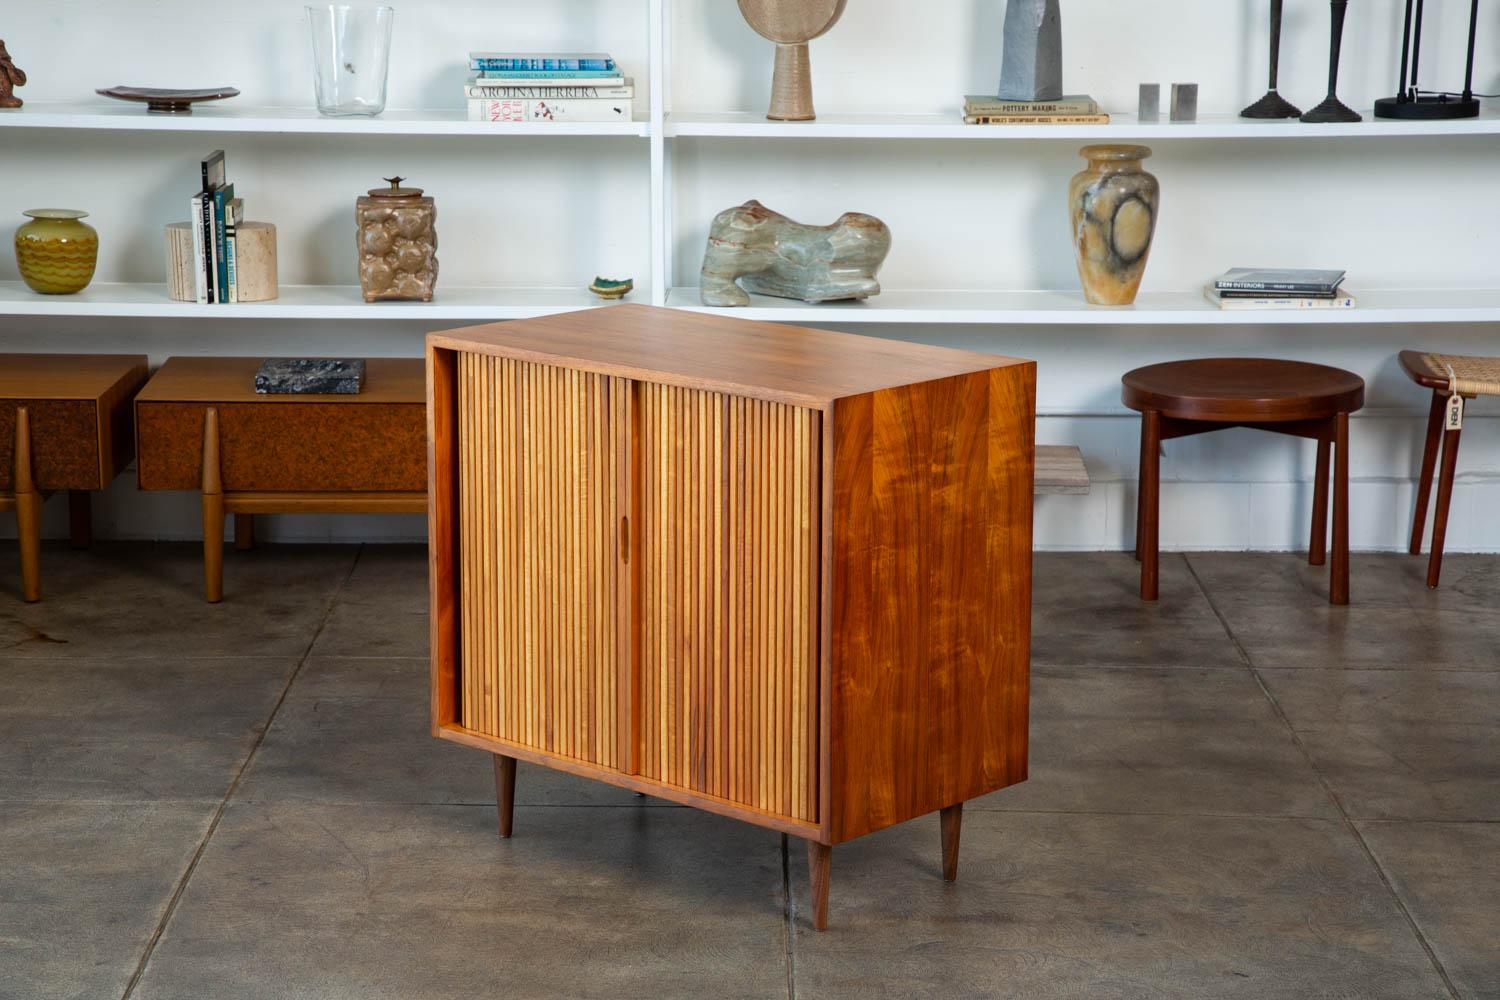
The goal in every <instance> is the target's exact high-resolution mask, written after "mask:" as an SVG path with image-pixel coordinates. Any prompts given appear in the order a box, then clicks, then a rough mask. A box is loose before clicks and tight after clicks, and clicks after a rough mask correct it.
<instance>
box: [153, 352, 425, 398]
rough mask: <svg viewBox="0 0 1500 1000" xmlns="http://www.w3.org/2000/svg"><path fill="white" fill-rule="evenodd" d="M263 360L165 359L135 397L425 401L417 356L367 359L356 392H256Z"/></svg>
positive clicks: (422, 375) (423, 381)
mask: <svg viewBox="0 0 1500 1000" xmlns="http://www.w3.org/2000/svg"><path fill="white" fill-rule="evenodd" d="M265 360H266V359H265V358H168V359H167V363H166V364H164V365H162V366H161V368H159V369H157V372H156V374H155V375H153V376H151V381H149V382H147V383H146V385H145V388H143V389H141V391H140V394H139V395H138V396H136V400H137V401H138V402H142V403H308V402H318V403H425V402H426V399H427V388H426V375H425V373H424V368H423V362H422V359H420V358H370V359H368V360H367V361H366V362H365V382H364V388H363V390H362V391H361V392H359V393H349V394H345V393H258V392H256V391H255V373H256V372H257V371H259V370H260V366H261V365H262V364H263V363H264V362H265Z"/></svg>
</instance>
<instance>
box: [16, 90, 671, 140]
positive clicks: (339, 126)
mask: <svg viewBox="0 0 1500 1000" xmlns="http://www.w3.org/2000/svg"><path fill="white" fill-rule="evenodd" d="M466 115H467V111H466V110H465V109H464V108H461V107H458V108H431V109H417V110H401V109H387V110H386V112H385V113H384V114H381V115H378V116H376V117H374V118H325V117H324V116H322V115H320V114H318V112H317V111H316V109H313V108H256V107H249V106H245V105H239V104H235V103H234V102H233V100H231V101H228V102H220V103H217V104H212V103H211V104H201V105H199V106H198V109H197V110H196V111H194V112H193V113H192V114H190V115H154V114H149V113H148V112H147V111H146V106H145V105H144V104H135V103H131V104H126V103H123V102H120V101H112V100H109V99H108V98H104V97H101V98H98V99H97V100H95V101H88V102H78V103H47V102H41V101H37V102H31V101H28V102H27V103H26V105H25V106H24V107H22V108H19V109H17V110H14V111H0V128H59V129H109V130H115V131H132V132H135V131H139V132H250V133H261V134H276V133H303V134H311V135H484V136H501V135H512V136H523V135H525V136H535V135H548V136H569V135H573V136H577V135H625V136H645V135H648V134H649V133H650V131H651V123H650V122H649V121H647V120H646V119H643V118H638V119H637V120H635V121H632V122H567V123H562V122H536V123H530V122H528V123H526V124H516V125H492V124H489V123H488V122H471V121H468V120H467V117H466Z"/></svg>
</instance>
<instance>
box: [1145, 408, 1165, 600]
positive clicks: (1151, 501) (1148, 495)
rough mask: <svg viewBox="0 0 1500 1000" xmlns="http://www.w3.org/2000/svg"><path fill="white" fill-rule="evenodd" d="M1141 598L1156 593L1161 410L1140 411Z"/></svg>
mask: <svg viewBox="0 0 1500 1000" xmlns="http://www.w3.org/2000/svg"><path fill="white" fill-rule="evenodd" d="M1140 479H1141V482H1140V504H1141V515H1140V518H1141V527H1142V529H1143V530H1142V532H1141V600H1143V601H1154V600H1156V599H1157V596H1158V595H1159V587H1158V583H1157V564H1158V561H1159V556H1160V545H1161V537H1160V531H1161V414H1160V413H1159V412H1157V411H1156V410H1146V411H1144V412H1143V413H1142V414H1141V473H1140Z"/></svg>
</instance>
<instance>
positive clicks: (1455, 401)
mask: <svg viewBox="0 0 1500 1000" xmlns="http://www.w3.org/2000/svg"><path fill="white" fill-rule="evenodd" d="M1457 384H1458V377H1457V376H1456V375H1454V373H1453V366H1452V365H1449V366H1448V391H1449V392H1450V393H1452V395H1450V396H1449V397H1448V410H1447V414H1446V416H1445V417H1444V419H1443V429H1444V430H1450V431H1457V430H1462V429H1463V426H1464V398H1463V397H1462V396H1460V395H1459V394H1458V390H1457V388H1456V386H1457Z"/></svg>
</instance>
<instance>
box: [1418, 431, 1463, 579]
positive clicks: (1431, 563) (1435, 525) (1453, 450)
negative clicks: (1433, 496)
mask: <svg viewBox="0 0 1500 1000" xmlns="http://www.w3.org/2000/svg"><path fill="white" fill-rule="evenodd" d="M1461 434H1463V431H1461V430H1458V431H1444V432H1443V471H1442V472H1441V473H1440V474H1439V476H1438V495H1437V512H1436V513H1434V514H1433V515H1432V555H1431V556H1429V557H1428V559H1427V586H1429V587H1432V588H1433V589H1436V588H1437V585H1438V579H1439V577H1441V576H1442V574H1443V545H1444V543H1446V542H1447V540H1448V508H1449V506H1450V505H1451V504H1452V503H1453V475H1454V473H1455V472H1456V471H1457V470H1458V440H1459V436H1460V435H1461Z"/></svg>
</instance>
